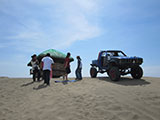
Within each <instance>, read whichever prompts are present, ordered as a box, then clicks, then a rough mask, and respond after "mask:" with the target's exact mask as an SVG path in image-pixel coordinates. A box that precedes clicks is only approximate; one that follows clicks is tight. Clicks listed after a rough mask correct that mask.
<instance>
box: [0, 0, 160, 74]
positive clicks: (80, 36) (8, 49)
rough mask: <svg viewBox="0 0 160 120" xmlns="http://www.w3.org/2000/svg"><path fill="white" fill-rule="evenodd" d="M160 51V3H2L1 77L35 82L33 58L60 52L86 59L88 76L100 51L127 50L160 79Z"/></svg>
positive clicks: (74, 0)
mask: <svg viewBox="0 0 160 120" xmlns="http://www.w3.org/2000/svg"><path fill="white" fill-rule="evenodd" d="M159 46H160V1H159V0H140V1H139V0H14V1H13V0H0V54H1V55H0V68H1V69H0V76H8V77H30V75H29V69H30V68H29V67H27V66H26V64H27V63H28V62H29V61H30V59H31V55H32V54H34V53H35V54H39V53H41V52H43V51H45V50H47V49H56V50H58V51H61V52H63V53H67V52H71V55H72V57H73V58H76V56H77V55H79V56H81V58H82V63H83V76H89V70H90V63H91V61H92V60H94V59H97V57H98V53H99V51H100V50H122V51H124V53H126V54H127V55H128V56H139V57H142V58H143V59H144V63H143V64H142V68H143V70H144V76H151V77H160V62H159V61H160V55H159V53H158V52H159V51H160V47H159ZM76 66H77V61H76V59H75V61H74V62H72V63H71V70H72V73H71V74H70V76H72V77H74V76H75V72H74V71H75V69H76Z"/></svg>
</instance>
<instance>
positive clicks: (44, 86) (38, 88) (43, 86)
mask: <svg viewBox="0 0 160 120" xmlns="http://www.w3.org/2000/svg"><path fill="white" fill-rule="evenodd" d="M46 87H47V85H46V84H41V85H39V86H38V87H36V88H35V87H34V88H33V90H40V89H43V88H46Z"/></svg>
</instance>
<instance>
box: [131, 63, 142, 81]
mask: <svg viewBox="0 0 160 120" xmlns="http://www.w3.org/2000/svg"><path fill="white" fill-rule="evenodd" d="M131 75H132V77H133V78H134V79H141V77H142V76H143V70H142V68H141V67H140V66H138V67H135V68H132V69H131Z"/></svg>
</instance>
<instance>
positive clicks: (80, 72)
mask: <svg viewBox="0 0 160 120" xmlns="http://www.w3.org/2000/svg"><path fill="white" fill-rule="evenodd" d="M79 78H80V80H82V69H79Z"/></svg>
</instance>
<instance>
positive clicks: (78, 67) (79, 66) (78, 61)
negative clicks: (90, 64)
mask: <svg viewBox="0 0 160 120" xmlns="http://www.w3.org/2000/svg"><path fill="white" fill-rule="evenodd" d="M77 68H78V69H79V68H80V60H78V66H77Z"/></svg>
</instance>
